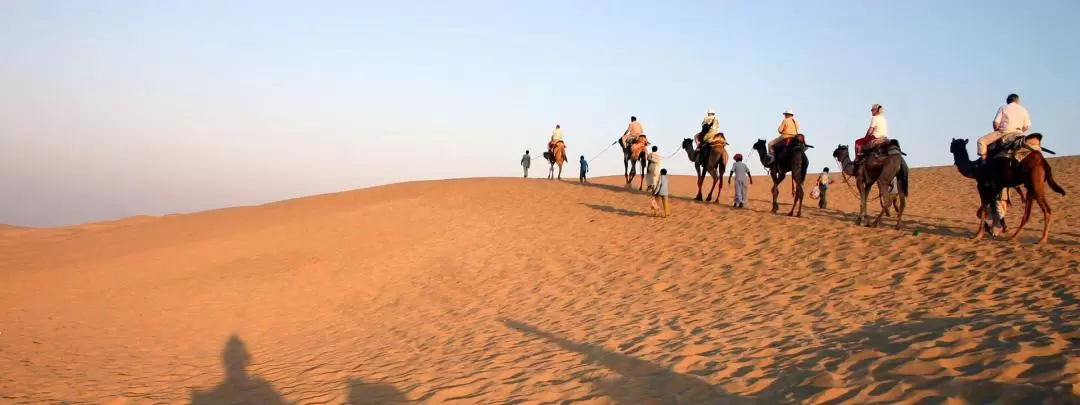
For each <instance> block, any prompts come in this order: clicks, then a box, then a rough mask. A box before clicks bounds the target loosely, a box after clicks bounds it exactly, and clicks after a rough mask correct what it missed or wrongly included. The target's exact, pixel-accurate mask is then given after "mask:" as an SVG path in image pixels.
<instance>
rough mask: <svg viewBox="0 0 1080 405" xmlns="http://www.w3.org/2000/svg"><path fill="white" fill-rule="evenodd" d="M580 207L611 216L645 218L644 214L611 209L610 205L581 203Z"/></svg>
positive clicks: (622, 209)
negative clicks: (607, 213)
mask: <svg viewBox="0 0 1080 405" xmlns="http://www.w3.org/2000/svg"><path fill="white" fill-rule="evenodd" d="M581 205H584V206H586V207H589V208H592V209H594V210H597V211H603V212H610V213H612V214H619V215H621V216H624V217H643V216H645V214H644V213H640V212H637V211H630V210H628V209H624V208H615V207H612V206H610V205H599V204H587V203H581Z"/></svg>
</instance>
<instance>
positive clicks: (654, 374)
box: [500, 299, 1080, 404]
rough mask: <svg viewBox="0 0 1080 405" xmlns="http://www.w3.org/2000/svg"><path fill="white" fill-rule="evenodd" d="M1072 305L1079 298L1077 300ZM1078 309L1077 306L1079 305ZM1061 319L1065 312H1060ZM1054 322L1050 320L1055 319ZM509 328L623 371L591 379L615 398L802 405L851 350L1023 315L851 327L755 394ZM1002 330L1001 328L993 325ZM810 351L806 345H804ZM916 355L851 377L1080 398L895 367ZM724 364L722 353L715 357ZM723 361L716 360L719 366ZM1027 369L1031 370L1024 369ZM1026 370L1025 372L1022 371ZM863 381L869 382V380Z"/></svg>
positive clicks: (965, 393) (1055, 389)
mask: <svg viewBox="0 0 1080 405" xmlns="http://www.w3.org/2000/svg"><path fill="white" fill-rule="evenodd" d="M1073 302H1074V303H1075V299H1074V300H1073ZM1074 312H1075V311H1074ZM1058 318H1059V319H1060V316H1059V317H1058ZM1052 320H1053V318H1052ZM500 321H501V322H502V323H503V324H504V325H505V326H506V327H508V328H510V329H513V330H517V331H519V332H521V333H524V334H526V335H528V336H532V337H536V338H540V339H543V340H545V341H547V342H549V343H552V344H555V345H556V346H558V347H560V348H562V349H563V350H567V351H570V352H574V353H578V354H581V355H583V356H585V358H584V359H583V360H582V362H583V363H584V364H591V365H596V366H600V367H604V368H606V369H608V370H611V371H613V372H615V373H616V374H618V377H617V378H615V379H602V378H601V379H594V380H592V384H593V385H594V387H595V388H596V389H597V390H598V391H600V392H601V393H602V394H603V395H606V396H607V397H608V398H610V399H611V400H612V401H613V402H614V403H617V404H641V403H676V402H677V403H717V404H759V403H760V404H775V403H800V402H804V401H806V400H807V399H810V398H812V397H814V396H815V395H818V394H820V393H822V392H824V391H825V390H826V389H827V387H821V386H816V384H807V383H806V381H808V379H810V378H813V377H815V376H817V375H820V374H821V373H823V372H825V371H826V370H829V369H831V368H835V367H836V364H838V363H840V362H842V361H844V360H846V359H848V358H849V357H850V356H851V355H852V354H853V353H857V352H860V351H868V350H869V351H877V352H880V353H883V354H885V355H894V356H895V355H898V354H900V353H902V352H904V351H905V350H907V349H909V348H910V347H911V346H913V345H915V344H924V343H927V342H936V341H938V340H939V339H941V338H942V337H943V336H944V335H945V334H946V333H947V332H948V331H949V330H951V329H952V328H954V327H957V326H963V325H969V326H974V327H976V328H979V329H984V328H990V329H989V330H991V331H999V330H1000V331H1004V330H1005V329H1001V328H1008V326H1002V325H1003V324H1006V323H1007V322H1021V323H1023V322H1024V321H1023V319H1022V318H1019V317H1014V318H1007V317H1002V316H987V317H973V318H924V319H920V320H916V321H912V322H907V323H901V324H894V325H869V326H866V327H863V328H861V329H859V330H856V331H854V332H852V333H848V334H845V335H841V336H839V337H835V338H825V339H824V341H823V342H822V343H821V344H820V345H819V348H818V350H816V351H814V352H813V353H812V358H809V359H807V360H802V361H795V360H792V359H790V358H788V359H784V361H787V363H788V364H783V363H780V366H779V367H777V368H776V369H774V370H764V372H763V373H760V374H763V376H762V377H761V378H772V380H773V381H772V382H771V383H770V384H769V385H768V386H767V387H765V388H764V389H761V390H760V391H757V392H756V393H755V394H754V395H752V396H750V395H739V394H733V393H729V392H727V391H726V390H725V389H723V388H722V387H720V386H718V385H713V384H710V383H708V382H706V381H704V380H703V379H701V378H698V377H696V376H694V375H689V374H684V373H678V372H675V371H673V370H672V369H671V368H670V367H667V366H663V365H660V364H657V363H654V362H650V361H648V360H644V359H640V358H637V357H633V356H629V355H625V354H622V353H617V352H614V351H612V350H608V349H606V348H604V347H601V346H599V345H592V344H585V343H577V342H574V341H571V340H568V339H565V338H562V337H559V336H556V335H554V334H552V333H548V332H545V331H542V330H540V329H538V328H536V327H534V326H531V325H528V324H526V323H524V322H520V321H516V320H512V319H501V320H500ZM1020 327H1021V329H1027V330H1030V329H1031V328H1028V327H1027V325H1021V326H1020ZM995 328H997V329H995ZM1065 328H1066V327H1065V326H1064V325H1062V324H1060V323H1053V325H1052V326H1051V329H1054V330H1055V331H1056V330H1057V329H1062V330H1064V329H1065ZM1045 338H1046V335H1043V334H1041V333H1038V332H1029V333H1026V334H1025V335H1023V336H1020V337H1018V338H1014V339H1011V340H1012V342H1011V343H1010V344H1012V345H1014V346H1018V345H1019V344H1020V343H1019V341H1020V340H1031V341H1039V340H1045ZM999 344H1000V342H999V339H993V338H988V339H986V340H984V343H983V344H981V345H979V347H976V348H973V349H971V351H973V352H974V351H979V350H985V349H1001V348H1000V347H999V346H995V345H999ZM804 352H805V351H804ZM912 360H913V359H909V358H902V359H894V360H890V361H887V362H884V363H881V364H879V365H877V366H876V367H874V368H873V369H871V368H870V367H869V365H867V367H865V368H861V369H857V370H851V371H850V372H851V373H852V374H853V376H852V378H851V379H849V380H851V381H865V380H866V379H868V378H869V379H872V380H873V382H875V383H879V384H880V385H879V386H878V388H875V389H874V391H875V392H878V391H880V392H881V393H885V392H886V391H889V389H884V390H881V389H879V388H881V387H883V386H884V387H886V388H888V387H895V386H897V385H900V386H910V387H912V388H919V389H925V390H930V391H933V392H935V394H936V395H935V397H934V398H929V399H931V400H933V399H937V400H938V402H944V401H945V400H946V399H947V397H952V398H959V399H962V400H964V401H967V403H990V402H993V401H995V400H1000V399H1007V400H1009V401H1010V402H1009V403H1050V404H1075V403H1080V402H1078V401H1080V397H1078V396H1076V395H1075V394H1073V393H1072V390H1071V387H1068V386H1067V384H1062V383H1057V382H1049V383H1038V384H1034V383H1027V384H1015V383H1007V382H999V381H993V380H991V379H981V380H970V381H969V380H965V379H962V378H957V377H953V376H944V377H942V376H940V375H935V376H933V377H926V376H919V375H910V374H909V373H895V372H893V370H894V369H896V368H898V367H900V366H901V365H902V364H904V363H907V362H910V361H912ZM1039 360H1040V361H1041V363H1040V364H1038V365H1036V366H1034V367H1032V370H1036V369H1037V370H1038V371H1039V372H1040V373H1054V372H1061V373H1064V371H1065V367H1066V365H1067V362H1068V356H1067V354H1066V353H1064V352H1063V353H1060V354H1058V355H1053V356H1047V357H1043V358H1039ZM718 361H720V362H723V359H718ZM978 366H979V367H978V368H979V369H980V370H967V371H970V373H969V374H972V375H974V374H979V373H981V371H985V370H987V369H991V368H997V367H1002V366H1004V364H1003V363H1002V362H992V363H989V364H981V365H978ZM717 367H719V365H717ZM719 370H720V369H719V368H714V369H709V370H702V371H701V372H700V374H701V375H709V374H712V373H715V372H717V371H719ZM1024 374H1027V373H1024ZM1024 374H1021V376H1020V377H1021V378H1023V377H1025V375H1024ZM865 386H867V387H868V386H870V383H866V384H865ZM861 391H863V390H861V389H852V390H850V391H849V392H847V393H846V394H844V395H842V396H841V397H840V398H834V399H833V400H832V401H830V402H829V403H839V402H841V401H845V400H851V399H853V398H854V397H855V396H857V395H858V394H859V393H860V392H861Z"/></svg>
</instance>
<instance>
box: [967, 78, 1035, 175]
mask: <svg viewBox="0 0 1080 405" xmlns="http://www.w3.org/2000/svg"><path fill="white" fill-rule="evenodd" d="M1030 127H1031V116H1029V115H1028V111H1027V109H1026V108H1024V106H1022V105H1020V96H1018V95H1016V94H1010V95H1009V96H1008V97H1006V98H1005V105H1003V106H1001V107H1000V108H998V111H997V115H995V116H994V130H993V131H991V132H990V133H988V134H986V135H984V136H983V137H982V138H979V143H978V153H979V161H980V163H981V162H983V161H986V158H987V156H986V149H987V147H989V146H990V145H991V144H993V143H994V142H996V141H1001V142H1002V143H1007V142H1012V141H1014V140H1016V138H1018V137H1020V136H1023V135H1024V134H1026V133H1027V131H1028V128H1030Z"/></svg>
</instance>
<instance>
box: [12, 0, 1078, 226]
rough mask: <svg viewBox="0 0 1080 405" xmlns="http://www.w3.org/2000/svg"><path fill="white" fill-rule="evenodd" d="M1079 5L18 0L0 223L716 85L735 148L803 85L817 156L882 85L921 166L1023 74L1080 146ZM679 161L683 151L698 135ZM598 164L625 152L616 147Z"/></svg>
mask: <svg viewBox="0 0 1080 405" xmlns="http://www.w3.org/2000/svg"><path fill="white" fill-rule="evenodd" d="M1076 15H1080V3H1078V2H1072V1H1033V2H1016V1H1003V0H983V1H974V0H956V1H931V0H915V1H905V2H866V1H849V0H835V1H816V2H812V1H794V0H792V1H755V2H751V1H671V2H659V1H655V2H649V1H589V0H579V1H494V0H489V1H480V0H476V1H469V0H464V1H410V2H374V1H339V2H334V1H317V2H285V1H209V0H198V1H183V2H181V1H135V0H127V1H121V0H112V1H97V2H76V1H29V0H23V1H5V2H0V189H2V190H3V199H2V200H0V223H6V224H15V225H30V226H57V225H67V224H75V223H83V222H89V221H98V220H105V219H113V218H118V217H125V216H131V215H139V214H164V213H173V212H190V211H197V210H203V209H209V208H218V207H225V206H233V205H247V204H257V203H263V202H269V201H274V200H280V199H285V198H292V197H298V196H303V195H310V194H318V193H327V192H336V191H342V190H348V189H354V188H359V187H366V186H371V185H377V184H385V183H392V182H400V181H407V180H419V179H435V178H450V177H476V176H485V177H486V176H518V175H519V174H520V168H519V166H518V160H519V159H520V156H521V154H522V152H523V151H524V150H525V149H531V150H533V151H534V153H539V152H540V151H541V150H542V149H543V147H544V144H545V142H546V141H547V138H548V136H549V135H550V132H551V129H552V128H553V127H554V125H555V124H561V125H562V126H563V128H564V129H565V131H566V142H567V144H568V146H569V152H570V154H571V155H572V157H574V158H575V159H573V161H572V162H571V163H570V164H569V165H568V166H567V167H566V168H565V171H566V173H564V174H565V175H566V176H567V177H570V178H573V177H575V176H576V174H577V163H576V157H577V156H578V155H582V154H584V155H586V156H587V157H592V156H594V155H595V154H597V153H599V152H600V151H602V150H603V149H604V148H605V147H606V146H607V145H609V144H610V143H611V142H612V141H613V140H614V139H615V137H616V136H618V135H619V134H621V133H622V130H623V129H624V128H625V127H626V124H627V121H628V118H629V117H630V116H631V115H636V116H638V117H639V118H640V119H641V121H642V122H643V123H644V126H645V130H646V133H648V134H649V135H650V137H651V138H652V140H653V141H654V142H656V143H657V144H658V145H659V146H660V149H661V153H663V154H665V155H667V154H669V153H671V152H673V151H674V150H675V148H677V147H678V145H679V142H680V141H681V140H682V138H684V137H687V136H689V135H690V134H691V133H694V132H696V131H697V130H698V129H699V125H700V122H701V118H702V116H703V114H704V112H705V110H706V109H707V108H709V107H714V108H716V109H717V110H718V115H719V117H720V120H721V129H722V130H723V131H724V132H725V133H727V134H728V136H729V139H730V140H731V143H732V144H733V146H732V153H733V154H734V153H735V152H741V153H743V154H746V153H747V152H749V147H750V145H751V144H752V143H753V141H754V140H756V139H758V138H763V139H770V138H772V137H773V136H775V134H776V127H777V125H778V124H779V122H780V119H781V116H780V113H781V112H782V111H783V110H784V109H786V108H789V107H790V108H792V109H794V110H795V112H796V114H797V118H798V119H799V120H800V123H801V125H802V129H803V132H804V133H806V134H807V136H808V139H809V141H810V143H811V144H814V145H815V146H817V148H816V149H814V150H812V152H811V154H810V159H811V170H812V171H815V172H816V171H819V170H821V168H822V167H824V166H829V167H832V168H835V167H836V163H835V162H834V161H833V160H832V158H831V156H830V152H831V151H832V149H833V148H835V146H836V145H837V144H840V143H844V144H850V143H852V140H853V139H854V138H856V137H858V136H860V135H862V134H863V133H864V132H865V131H866V126H867V124H868V122H869V120H870V116H869V107H870V105H871V104H873V103H881V104H883V105H884V106H885V107H886V110H887V114H886V115H887V117H888V118H889V124H890V130H891V133H892V137H894V138H897V139H899V140H900V141H901V142H902V143H903V145H904V146H905V149H906V151H907V153H908V161H909V162H910V164H911V165H913V166H929V165H947V164H950V163H951V157H950V155H949V154H948V143H949V139H950V138H952V137H963V138H972V151H973V148H974V146H973V145H974V138H976V137H978V136H980V135H983V134H985V133H986V132H987V131H989V130H990V121H991V119H992V118H993V115H994V112H995V111H996V109H997V108H998V106H1000V105H1001V104H1002V103H1003V102H1004V99H1005V96H1006V95H1008V94H1009V93H1011V92H1015V93H1018V94H1020V96H1021V98H1022V103H1023V104H1024V105H1025V106H1027V108H1028V110H1029V111H1030V112H1031V116H1032V121H1033V126H1032V131H1033V132H1042V133H1044V134H1045V135H1046V139H1045V145H1046V146H1047V147H1049V148H1052V149H1055V150H1056V151H1057V152H1058V153H1059V155H1072V154H1077V153H1080V145H1078V143H1077V139H1080V138H1077V137H1076V135H1075V134H1068V133H1067V128H1066V125H1067V123H1068V122H1070V121H1072V120H1073V119H1074V117H1076V116H1077V113H1076V109H1077V107H1078V104H1080V103H1078V102H1077V100H1076V95H1077V94H1078V93H1080V80H1077V79H1076V77H1075V74H1076V72H1078V71H1080V58H1078V57H1077V56H1076V52H1075V50H1074V47H1075V41H1076V40H1077V39H1080V28H1078V26H1077V25H1076V24H1075V21H1074V20H1075V16H1076ZM1066 138H1070V140H1071V142H1067V141H1066ZM751 160H753V163H752V164H751V168H752V169H754V171H755V173H756V174H761V173H763V172H762V170H761V168H760V165H758V164H757V161H756V159H751ZM665 166H666V167H668V168H669V170H670V171H672V172H673V173H675V174H691V173H693V166H692V165H691V164H690V163H689V161H688V160H687V158H686V155H685V154H682V153H680V154H678V155H676V156H675V157H673V158H671V159H669V160H667V161H666V163H665ZM592 169H593V173H592V175H594V176H599V175H609V174H619V175H621V174H622V162H621V157H620V156H619V154H618V153H617V151H616V150H614V148H613V149H611V150H609V151H608V152H607V153H605V154H604V155H602V156H601V157H600V158H599V159H598V160H596V161H594V162H593V163H592ZM533 174H534V176H540V175H544V174H546V163H544V162H542V161H540V160H538V161H536V162H534V165H533ZM971 192H972V193H974V192H975V191H974V187H972V190H971ZM493 198H497V196H496V197H493ZM725 198H728V197H725ZM433 203H437V202H433Z"/></svg>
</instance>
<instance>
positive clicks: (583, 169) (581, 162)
mask: <svg viewBox="0 0 1080 405" xmlns="http://www.w3.org/2000/svg"><path fill="white" fill-rule="evenodd" d="M578 164H579V165H581V175H580V176H578V182H579V183H588V182H589V181H588V180H586V179H585V173H588V172H589V162H588V161H586V160H585V155H581V159H580V160H578Z"/></svg>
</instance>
